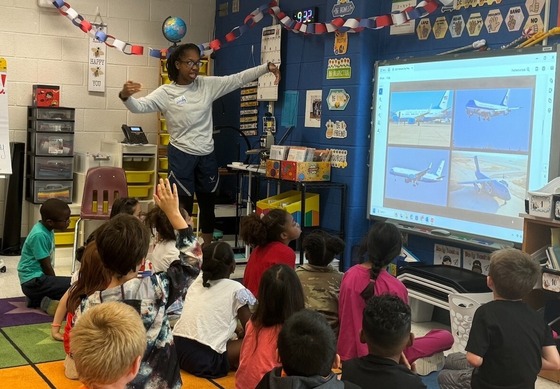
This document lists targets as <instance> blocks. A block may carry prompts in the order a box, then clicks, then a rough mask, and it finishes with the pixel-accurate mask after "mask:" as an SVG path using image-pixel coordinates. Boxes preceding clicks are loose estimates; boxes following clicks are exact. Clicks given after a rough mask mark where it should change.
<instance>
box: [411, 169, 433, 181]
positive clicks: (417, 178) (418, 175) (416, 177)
mask: <svg viewBox="0 0 560 389" xmlns="http://www.w3.org/2000/svg"><path fill="white" fill-rule="evenodd" d="M429 170H430V168H427V169H426V170H422V171H420V172H418V173H416V176H415V177H414V179H415V180H416V181H418V180H420V179H421V178H422V177H424V176H425V175H426V173H428V171H429Z"/></svg>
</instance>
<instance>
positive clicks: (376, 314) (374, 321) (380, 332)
mask: <svg viewBox="0 0 560 389" xmlns="http://www.w3.org/2000/svg"><path fill="white" fill-rule="evenodd" d="M410 316H411V314H410V307H409V306H408V305H407V304H405V303H404V301H402V300H401V299H400V298H399V297H397V296H394V295H390V294H383V295H381V296H373V297H371V298H370V299H369V301H368V302H367V305H366V309H365V310H364V318H363V321H362V331H361V333H360V340H361V341H362V342H363V343H366V344H367V347H368V350H369V354H368V355H366V356H365V357H360V358H354V359H350V360H348V361H344V362H342V378H343V379H345V380H346V381H349V382H352V383H354V384H356V385H358V386H360V387H362V388H406V389H425V388H426V385H424V383H423V382H422V380H421V379H420V377H419V376H418V375H416V374H415V373H414V369H413V368H412V369H411V366H410V364H409V363H408V361H407V360H406V357H405V356H404V353H403V350H404V349H405V347H408V346H410V345H411V344H412V343H413V341H414V335H413V334H412V333H411V332H410V327H411V321H410ZM413 366H414V365H413Z"/></svg>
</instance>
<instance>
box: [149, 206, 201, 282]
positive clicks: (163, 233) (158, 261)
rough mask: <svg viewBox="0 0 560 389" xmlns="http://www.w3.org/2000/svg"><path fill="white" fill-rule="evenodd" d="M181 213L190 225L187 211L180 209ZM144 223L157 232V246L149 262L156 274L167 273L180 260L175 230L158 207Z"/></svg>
mask: <svg viewBox="0 0 560 389" xmlns="http://www.w3.org/2000/svg"><path fill="white" fill-rule="evenodd" d="M180 211H181V216H183V218H184V219H185V220H186V221H187V223H189V225H190V221H191V218H190V216H189V215H188V213H187V211H185V209H184V208H180ZM144 223H146V225H147V226H148V228H149V229H150V230H152V231H155V236H154V238H155V245H154V247H153V250H152V252H151V253H150V255H149V260H150V262H151V263H152V266H153V268H154V272H155V273H157V272H160V271H166V270H167V268H168V267H169V265H170V264H171V263H172V262H173V261H175V260H177V258H179V249H178V248H177V245H176V243H177V236H176V232H175V229H174V228H173V226H172V225H171V222H170V221H169V219H168V218H167V216H166V215H165V212H163V210H162V209H161V208H160V207H158V206H155V207H154V208H152V209H151V210H150V211H148V213H147V214H146V218H145V219H144ZM152 233H153V232H152ZM197 248H198V249H199V252H198V253H197V257H199V258H200V257H201V256H202V252H201V251H200V247H198V246H197Z"/></svg>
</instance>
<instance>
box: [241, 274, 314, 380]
mask: <svg viewBox="0 0 560 389" xmlns="http://www.w3.org/2000/svg"><path fill="white" fill-rule="evenodd" d="M304 305H305V303H304V297H303V288H302V287H301V283H300V281H299V278H298V276H297V275H296V272H295V271H294V270H293V269H292V268H291V267H289V266H287V265H274V266H272V267H271V268H269V269H268V270H267V271H265V272H264V274H263V276H262V280H261V283H260V286H259V304H258V306H257V310H256V311H255V313H254V314H253V315H252V316H251V320H249V321H248V322H247V324H246V326H245V337H244V338H243V344H242V345H241V355H240V356H239V368H238V369H237V372H236V373H235V387H236V388H237V389H247V388H254V387H256V386H257V384H258V383H259V381H260V380H261V378H262V377H263V376H264V375H265V374H266V373H268V372H269V371H270V370H272V369H273V368H275V367H277V366H280V363H279V362H278V358H277V357H276V340H277V339H278V333H279V332H280V330H281V329H282V324H284V322H285V321H286V320H287V319H288V318H289V317H290V316H291V315H292V314H293V313H294V312H297V311H300V310H302V309H303V308H304Z"/></svg>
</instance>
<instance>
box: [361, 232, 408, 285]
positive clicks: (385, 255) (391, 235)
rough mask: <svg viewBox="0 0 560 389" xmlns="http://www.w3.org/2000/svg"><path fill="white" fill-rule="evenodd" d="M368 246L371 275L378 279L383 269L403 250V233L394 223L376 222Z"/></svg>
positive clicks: (372, 277)
mask: <svg viewBox="0 0 560 389" xmlns="http://www.w3.org/2000/svg"><path fill="white" fill-rule="evenodd" d="M366 247H367V260H368V261H369V262H371V271H370V277H371V279H372V280H376V279H377V276H379V273H380V272H381V270H382V269H384V268H386V267H387V266H388V265H389V263H391V261H392V260H393V259H395V258H396V257H397V256H398V255H399V253H400V252H401V249H402V236H401V233H400V231H399V229H398V228H397V227H396V226H395V225H394V224H391V223H384V222H378V223H375V224H374V225H373V227H372V228H371V229H370V231H369V233H368V238H367V243H366Z"/></svg>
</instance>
